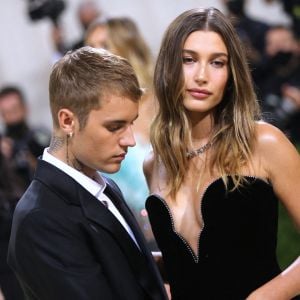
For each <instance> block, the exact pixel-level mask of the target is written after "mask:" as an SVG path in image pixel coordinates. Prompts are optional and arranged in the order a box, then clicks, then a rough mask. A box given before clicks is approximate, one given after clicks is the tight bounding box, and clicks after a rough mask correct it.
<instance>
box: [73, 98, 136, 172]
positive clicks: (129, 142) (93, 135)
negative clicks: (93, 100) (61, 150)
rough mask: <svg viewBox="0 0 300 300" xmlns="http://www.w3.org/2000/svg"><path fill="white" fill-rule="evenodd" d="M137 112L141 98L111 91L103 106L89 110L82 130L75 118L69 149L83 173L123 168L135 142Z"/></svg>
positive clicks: (113, 170) (115, 170) (112, 170)
mask: <svg viewBox="0 0 300 300" xmlns="http://www.w3.org/2000/svg"><path fill="white" fill-rule="evenodd" d="M104 98H105V97H104ZM137 116H138V102H134V101H132V100H131V99H129V98H126V97H122V96H115V95H111V96H108V97H106V98H105V99H104V100H103V101H102V105H101V108H99V109H96V110H92V111H91V112H90V113H89V116H88V119H87V123H86V125H85V127H84V128H83V129H80V130H79V123H78V120H77V119H75V131H74V135H73V137H72V138H71V139H70V143H69V151H70V154H71V155H72V157H73V158H75V159H76V160H77V162H79V163H80V165H81V167H82V172H83V173H85V174H86V175H88V176H90V177H92V176H93V174H94V172H95V170H98V171H102V172H105V173H114V172H117V171H118V170H119V169H120V167H121V162H122V161H123V160H124V158H125V155H126V153H127V150H128V147H133V146H135V140H134V136H133V132H132V125H133V121H134V120H135V119H136V118H137Z"/></svg>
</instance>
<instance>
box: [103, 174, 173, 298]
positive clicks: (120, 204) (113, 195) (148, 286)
mask: <svg viewBox="0 0 300 300" xmlns="http://www.w3.org/2000/svg"><path fill="white" fill-rule="evenodd" d="M106 179H107V178H106ZM108 180H109V179H107V186H106V189H105V193H106V194H107V195H108V196H109V198H110V199H111V200H112V201H113V203H114V205H115V206H116V207H117V208H118V210H119V211H120V213H121V214H122V215H123V217H124V219H125V220H126V222H127V224H128V225H129V226H130V228H131V230H132V232H133V234H134V236H135V238H136V241H137V242H138V244H139V246H140V249H141V251H142V252H143V254H144V256H145V259H144V260H143V265H144V264H145V268H147V270H144V272H149V271H150V272H151V273H152V276H153V277H154V282H156V284H159V285H160V287H161V291H160V293H165V288H164V286H163V282H162V280H161V277H160V274H159V271H158V269H157V267H156V264H155V261H154V259H153V256H152V254H151V252H150V251H149V249H148V247H147V244H146V241H145V238H144V236H143V234H142V232H141V230H140V228H139V225H138V223H137V222H136V220H135V218H134V216H133V214H132V212H131V210H130V209H129V207H128V206H127V204H126V202H125V200H124V199H123V197H122V195H121V194H120V191H119V189H118V187H116V186H115V184H114V182H112V181H110V180H109V181H108ZM116 189H117V190H116ZM143 274H145V273H140V278H139V279H140V283H141V285H142V286H143V287H144V289H145V290H146V291H147V292H148V293H149V295H150V296H151V297H153V299H155V295H156V296H157V297H158V299H160V296H159V292H158V290H157V288H156V287H155V286H153V281H152V282H147V281H146V279H147V278H148V276H147V278H143V277H144V275H143ZM166 298H167V296H166Z"/></svg>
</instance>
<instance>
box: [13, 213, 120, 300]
mask: <svg viewBox="0 0 300 300" xmlns="http://www.w3.org/2000/svg"><path fill="white" fill-rule="evenodd" d="M81 225H82V224H75V223H74V221H71V220H69V219H68V218H67V216H66V217H65V218H64V219H62V217H57V216H55V215H53V213H52V214H50V213H49V212H45V211H42V210H35V211H34V212H32V213H30V214H29V215H27V216H26V218H25V219H24V220H23V222H22V224H21V226H20V228H19V232H18V234H17V236H16V241H15V242H16V245H15V249H16V252H15V255H16V263H17V265H18V270H19V272H20V275H21V276H20V277H21V278H23V284H24V285H25V286H26V287H27V289H28V290H30V291H32V294H33V295H34V296H35V297H36V298H37V299H41V300H53V299H55V300H60V299H61V300H63V299H64V300H65V299H72V300H77V299H78V300H85V299H86V300H93V299H95V300H96V299H97V300H99V299H105V300H110V299H115V297H114V296H113V291H111V289H110V287H109V284H108V282H107V279H106V278H105V275H104V274H103V270H102V268H101V265H100V264H99V262H98V261H95V259H94V256H93V253H92V250H91V248H92V246H91V245H89V241H88V237H87V236H86V233H85V232H84V230H85V229H84V226H81Z"/></svg>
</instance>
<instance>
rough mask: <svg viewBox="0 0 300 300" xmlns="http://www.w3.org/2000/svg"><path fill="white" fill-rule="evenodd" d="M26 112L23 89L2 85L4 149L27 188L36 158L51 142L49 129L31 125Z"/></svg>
mask: <svg viewBox="0 0 300 300" xmlns="http://www.w3.org/2000/svg"><path fill="white" fill-rule="evenodd" d="M27 114H28V108H27V104H26V101H25V98H24V95H23V93H22V91H21V89H20V88H18V87H16V86H5V87H3V88H2V89H1V90H0V117H1V121H2V122H3V127H4V132H3V137H2V139H1V143H0V146H1V151H2V153H3V155H4V156H5V158H6V159H8V160H10V161H11V163H12V167H13V169H14V171H15V172H16V173H17V175H18V176H19V179H20V181H21V185H22V186H23V189H24V190H25V189H26V188H27V186H28V185H29V183H30V181H31V179H32V176H33V172H34V170H35V166H36V161H37V157H38V156H39V155H41V154H42V152H43V149H44V147H45V146H47V145H49V142H50V133H49V132H48V131H47V130H46V129H44V128H31V127H30V126H29V124H28V122H27Z"/></svg>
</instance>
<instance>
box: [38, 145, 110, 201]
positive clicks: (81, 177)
mask: <svg viewBox="0 0 300 300" xmlns="http://www.w3.org/2000/svg"><path fill="white" fill-rule="evenodd" d="M48 149H49V148H46V149H44V152H43V157H42V159H43V160H45V161H46V162H48V163H49V164H52V165H54V166H55V167H57V168H58V169H60V170H62V171H63V172H65V173H66V174H68V175H69V176H70V177H72V178H73V179H74V180H76V181H77V182H78V183H79V184H80V185H81V186H83V187H84V188H85V189H86V190H87V191H89V192H90V193H91V194H92V195H93V196H95V197H97V198H99V196H100V195H101V194H102V193H103V191H104V189H105V188H106V182H105V180H104V179H103V177H102V176H101V174H100V173H99V172H97V173H96V177H95V178H94V179H91V178H90V177H88V176H86V175H85V174H83V173H81V172H79V171H77V170H76V169H74V168H72V167H70V166H69V165H67V164H66V163H64V162H63V161H61V160H60V159H58V158H56V157H54V156H53V155H52V154H50V153H49V152H48Z"/></svg>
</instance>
